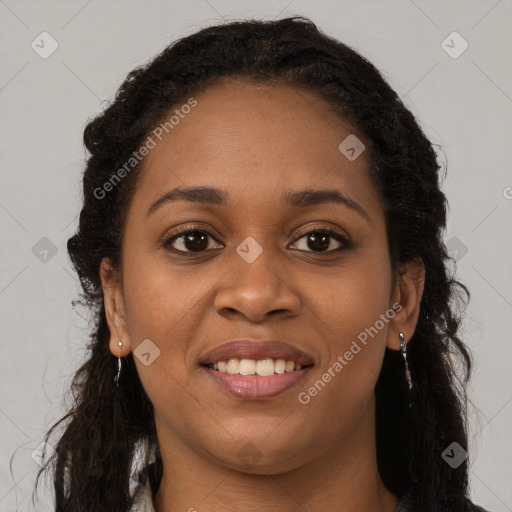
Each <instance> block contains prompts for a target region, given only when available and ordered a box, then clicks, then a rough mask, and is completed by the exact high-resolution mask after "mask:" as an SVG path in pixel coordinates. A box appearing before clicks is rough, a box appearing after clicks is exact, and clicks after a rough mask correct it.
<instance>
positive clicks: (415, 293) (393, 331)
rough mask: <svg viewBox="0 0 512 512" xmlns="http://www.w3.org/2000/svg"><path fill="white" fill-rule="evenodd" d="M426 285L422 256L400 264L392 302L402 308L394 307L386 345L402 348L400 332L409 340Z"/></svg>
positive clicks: (394, 348)
mask: <svg viewBox="0 0 512 512" xmlns="http://www.w3.org/2000/svg"><path fill="white" fill-rule="evenodd" d="M424 285H425V265H424V264H423V260H422V259H421V258H416V259H414V260H411V261H408V262H407V263H404V264H403V265H401V266H400V268H399V270H398V275H397V279H396V282H395V284H394V289H393V295H392V301H391V304H400V306H401V309H400V310H398V308H396V309H395V308H393V309H395V311H396V314H395V316H394V317H393V319H392V320H391V321H390V322H389V327H388V332H387V339H386V346H387V347H388V348H389V349H391V350H400V338H399V333H403V334H404V336H405V339H406V341H409V340H410V339H411V338H412V336H413V334H414V331H415V330H416V324H417V322H418V317H419V313H420V302H421V297H422V295H423V288H424Z"/></svg>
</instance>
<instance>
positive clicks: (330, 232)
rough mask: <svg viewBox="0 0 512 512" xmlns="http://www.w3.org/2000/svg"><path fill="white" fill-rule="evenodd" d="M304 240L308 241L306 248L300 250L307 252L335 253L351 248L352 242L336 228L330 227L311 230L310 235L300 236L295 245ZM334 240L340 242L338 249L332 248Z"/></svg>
mask: <svg viewBox="0 0 512 512" xmlns="http://www.w3.org/2000/svg"><path fill="white" fill-rule="evenodd" d="M302 239H305V240H306V243H305V246H306V248H302V249H301V248H299V250H301V251H306V252H319V253H322V252H335V251H341V250H343V249H348V248H350V247H351V242H350V241H349V239H348V238H347V237H346V236H345V235H344V234H343V233H341V232H339V231H338V230H337V229H335V228H330V227H323V228H316V229H314V230H311V231H309V232H308V233H305V234H303V235H302V236H300V237H299V238H298V239H297V240H296V241H295V243H297V241H299V240H302ZM333 239H334V240H336V241H337V242H338V244H339V245H338V247H334V248H332V247H331V245H332V240H333ZM330 247H331V248H330Z"/></svg>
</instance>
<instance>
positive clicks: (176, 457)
mask: <svg viewBox="0 0 512 512" xmlns="http://www.w3.org/2000/svg"><path fill="white" fill-rule="evenodd" d="M373 411H374V408H373V404H372V406H370V407H369V409H368V411H367V413H365V414H363V417H362V418H361V421H360V422H358V424H357V425H356V426H355V428H353V429H352V433H351V435H350V436H349V439H347V438H345V439H341V440H340V441H339V442H338V443H336V444H334V445H333V446H331V447H330V448H329V449H328V450H326V451H325V453H323V454H319V456H318V457H317V458H315V459H314V460H312V461H311V462H309V463H307V464H305V465H303V466H300V467H298V468H296V469H293V470H291V471H288V472H286V473H281V474H267V475H261V474H251V473H247V472H242V471H237V470H234V469H231V468H227V467H225V466H223V465H222V464H216V463H214V462H210V461H207V460H205V458H203V457H201V456H200V455H199V454H197V453H195V452H194V451H193V450H191V449H190V448H189V447H187V446H184V445H182V444H181V443H179V442H178V441H176V439H174V438H172V439H170V440H169V439H162V435H160V432H159V436H158V438H159V445H160V452H161V455H162V463H163V469H164V471H163V476H162V481H161V483H160V487H159V489H158V492H157V494H156V497H155V500H154V506H155V511H156V512H177V511H180V512H183V511H189V512H194V511H196V512H215V511H218V510H223V511H225V512H231V511H233V512H235V511H236V512H246V511H252V510H258V511H261V512H271V511H275V510H276V508H277V506H278V507H279V511H280V512H296V510H297V509H302V510H332V511H336V512H338V511H339V512H356V511H357V512H370V511H372V512H376V511H381V512H393V511H394V510H395V508H396V505H397V502H398V499H397V497H396V496H395V495H393V494H392V493H391V492H390V491H389V490H387V489H386V488H385V486H384V484H383V483H382V480H381V478H380V475H379V473H378V470H377V460H376V447H375V427H374V425H375V423H374V414H373ZM157 430H158V427H157ZM160 430H161V429H160ZM169 441H171V442H169Z"/></svg>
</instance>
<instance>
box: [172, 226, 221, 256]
mask: <svg viewBox="0 0 512 512" xmlns="http://www.w3.org/2000/svg"><path fill="white" fill-rule="evenodd" d="M210 239H212V240H215V239H214V238H213V236H212V235H211V234H210V233H209V232H208V231H204V230H199V229H191V228H185V229H183V230H179V232H178V234H175V235H173V236H171V237H170V238H168V239H167V240H166V241H165V242H164V243H163V247H165V248H166V249H167V250H170V251H172V252H177V253H180V252H181V253H200V252H204V251H206V250H209V249H212V247H211V246H209V242H210Z"/></svg>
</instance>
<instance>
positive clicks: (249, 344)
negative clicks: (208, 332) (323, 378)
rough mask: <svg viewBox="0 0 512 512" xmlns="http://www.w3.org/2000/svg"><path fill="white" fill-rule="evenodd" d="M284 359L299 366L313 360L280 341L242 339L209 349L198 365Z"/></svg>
mask: <svg viewBox="0 0 512 512" xmlns="http://www.w3.org/2000/svg"><path fill="white" fill-rule="evenodd" d="M268 358H270V359H284V360H285V361H293V362H294V363H296V364H299V365H301V366H310V365H312V364H313V358H312V357H311V356H309V355H308V354H307V353H306V352H303V351H302V350H299V349H298V348H296V347H294V346H292V345H289V344H288V343H284V342H283V341H280V340H251V339H249V338H242V339H236V340H231V341H228V342H226V343H224V344H222V345H219V346H218V347H215V348H214V349H210V350H208V351H207V352H205V353H203V354H202V355H201V356H200V357H199V364H200V365H202V366H204V365H210V364H215V363H217V362H218V361H228V360H229V359H254V360H262V359H268Z"/></svg>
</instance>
